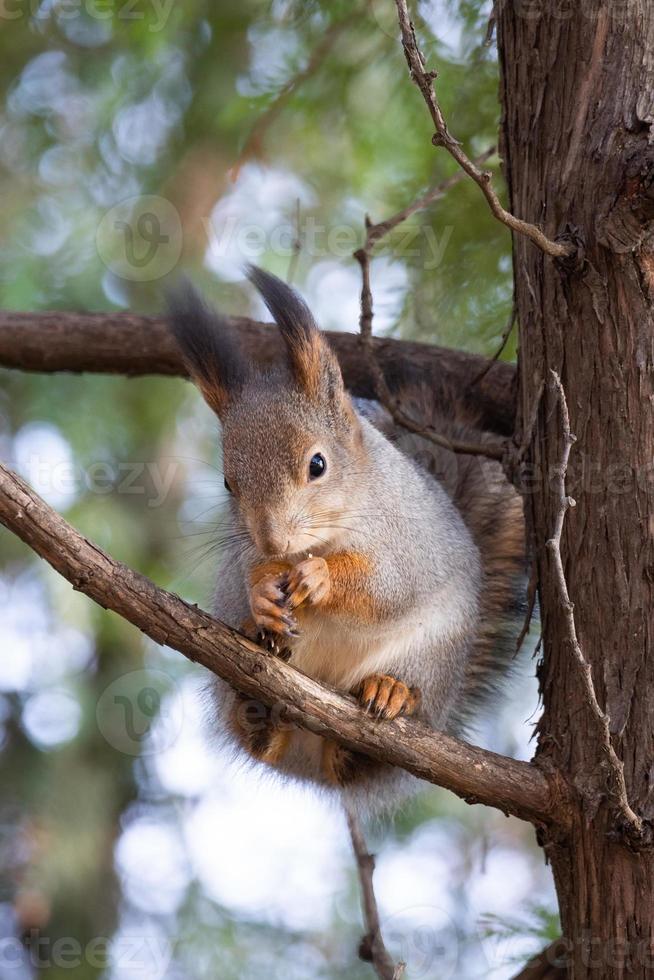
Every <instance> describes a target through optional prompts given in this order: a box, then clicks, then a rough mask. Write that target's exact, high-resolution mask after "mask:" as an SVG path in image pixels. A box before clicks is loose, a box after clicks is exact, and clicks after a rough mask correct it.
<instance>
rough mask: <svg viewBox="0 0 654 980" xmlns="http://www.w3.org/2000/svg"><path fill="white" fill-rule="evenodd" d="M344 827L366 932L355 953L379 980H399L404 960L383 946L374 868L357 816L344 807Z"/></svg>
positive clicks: (373, 859)
mask: <svg viewBox="0 0 654 980" xmlns="http://www.w3.org/2000/svg"><path fill="white" fill-rule="evenodd" d="M345 815H346V817H347V826H348V829H349V831H350V838H351V840H352V850H353V851H354V856H355V858H356V862H357V870H358V872H359V883H360V885H361V909H362V912H363V921H364V922H365V926H366V934H365V936H364V937H363V939H362V940H361V945H360V947H359V955H360V957H361V959H362V960H364V961H365V962H366V963H371V964H372V967H373V969H374V971H375V973H376V974H377V976H378V977H379V978H380V980H400V978H401V977H403V976H404V971H405V969H406V964H405V963H397V964H396V963H394V961H393V959H392V957H391V955H390V953H389V952H388V950H387V949H386V946H385V945H384V939H383V936H382V933H381V925H380V923H379V909H378V908H377V899H376V898H375V889H374V885H373V881H372V876H373V874H374V871H375V858H374V856H373V855H372V854H369V853H368V848H367V847H366V841H365V838H364V836H363V831H362V830H361V825H360V823H359V820H358V817H357V816H356V814H355V813H353V812H352V811H351V810H348V809H346V810H345Z"/></svg>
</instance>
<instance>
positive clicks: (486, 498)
mask: <svg viewBox="0 0 654 980" xmlns="http://www.w3.org/2000/svg"><path fill="white" fill-rule="evenodd" d="M400 397H401V404H402V407H403V409H404V411H406V412H407V414H409V415H411V417H412V418H414V419H415V420H416V421H418V422H420V423H422V424H425V425H428V426H430V427H433V428H434V429H435V431H436V432H438V433H440V434H441V435H443V436H445V437H446V438H448V439H452V440H453V441H459V442H469V443H477V444H478V443H483V442H484V441H485V440H488V439H490V438H491V437H490V436H489V434H488V433H485V432H484V431H483V430H482V429H481V428H480V426H479V425H477V424H476V421H475V419H474V418H473V417H471V416H464V415H463V413H462V412H461V410H458V409H457V415H456V416H454V415H453V414H452V415H449V417H448V412H447V411H444V410H442V409H440V408H438V407H437V406H436V405H435V404H434V398H433V396H432V395H431V393H430V391H429V389H428V388H427V386H426V385H420V384H414V385H407V386H406V387H405V388H404V389H403V390H402V392H401V396H400ZM364 413H365V409H364ZM369 414H371V415H372V417H371V421H373V422H374V423H375V424H377V425H378V427H379V428H381V429H382V430H383V431H384V432H385V434H386V435H388V436H390V438H391V439H392V440H393V442H394V443H395V444H396V445H397V446H398V448H399V449H401V450H402V451H403V452H405V453H406V454H407V455H408V456H409V457H411V458H412V459H414V460H415V462H416V463H417V464H418V465H420V466H422V467H423V468H424V469H426V470H427V471H428V472H429V473H430V474H431V475H432V476H434V477H435V478H436V479H438V480H439V481H440V482H441V483H442V485H443V486H444V487H445V489H446V490H447V492H448V493H449V495H450V497H451V498H452V500H453V501H454V503H455V504H456V506H457V508H458V510H459V511H460V513H461V515H462V516H463V519H464V521H465V522H466V525H467V526H468V528H469V530H470V532H471V534H472V536H473V538H474V540H475V543H476V544H477V547H478V548H479V552H480V555H481V561H482V573H483V578H482V587H481V601H480V616H479V627H478V631H477V638H476V641H475V645H474V649H473V651H472V655H471V657H470V659H469V661H468V665H467V669H466V674H465V679H464V685H463V689H462V691H461V695H460V697H459V701H458V704H457V709H456V713H455V717H453V718H452V724H451V726H449V727H451V728H452V730H454V731H457V730H461V729H462V728H465V727H466V725H467V724H468V723H469V722H470V721H471V720H472V718H473V717H474V716H475V715H476V713H477V711H478V710H479V709H480V708H481V707H483V706H484V705H485V704H486V703H487V702H488V701H489V700H490V699H491V698H492V696H493V695H494V694H495V693H496V692H497V690H498V688H499V686H500V685H501V682H502V680H503V678H505V677H506V675H507V673H508V672H509V671H510V668H511V665H512V663H513V662H514V658H515V653H516V639H517V635H518V633H519V630H520V625H521V622H522V616H523V615H524V597H525V593H526V581H525V580H526V572H527V559H526V553H525V524H524V514H523V507H522V500H521V498H520V496H519V495H518V493H517V492H516V490H515V489H514V488H513V486H512V485H511V484H510V483H509V481H508V480H507V478H506V476H505V475H504V472H503V470H502V466H501V464H500V463H499V462H496V461H494V460H491V459H487V458H486V457H483V456H467V455H463V454H460V453H454V452H452V451H451V450H449V449H445V448H441V447H440V446H437V445H435V444H434V443H432V442H431V441H430V440H428V439H426V438H424V437H420V436H416V435H414V434H412V433H409V432H407V431H406V430H405V429H401V428H400V427H399V426H396V425H394V423H393V422H392V420H391V418H390V416H389V415H388V414H387V413H386V412H385V411H384V410H383V409H380V408H379V407H378V406H376V405H375V408H374V409H373V410H371V412H370V413H369Z"/></svg>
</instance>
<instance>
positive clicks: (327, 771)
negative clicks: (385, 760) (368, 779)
mask: <svg viewBox="0 0 654 980" xmlns="http://www.w3.org/2000/svg"><path fill="white" fill-rule="evenodd" d="M379 767H380V763H379V762H376V761H375V759H371V758H370V757H369V756H367V755H362V753H361V752H351V751H350V749H346V748H345V747H344V746H342V745H339V744H338V742H332V741H331V740H330V739H325V740H324V742H323V746H322V760H321V768H322V774H323V778H324V780H325V782H327V783H328V784H329V785H330V786H338V787H340V788H341V789H342V788H343V787H345V786H349V785H350V784H351V783H354V782H356V781H357V780H359V779H361V778H362V777H363V776H367V775H370V774H371V773H372V772H373V770H375V769H378V768H379Z"/></svg>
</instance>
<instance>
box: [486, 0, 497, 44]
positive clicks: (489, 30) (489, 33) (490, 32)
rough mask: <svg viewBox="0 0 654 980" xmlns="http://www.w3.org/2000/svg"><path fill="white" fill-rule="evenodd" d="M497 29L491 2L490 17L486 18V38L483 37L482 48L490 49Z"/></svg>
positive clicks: (494, 11)
mask: <svg viewBox="0 0 654 980" xmlns="http://www.w3.org/2000/svg"><path fill="white" fill-rule="evenodd" d="M496 28H497V11H496V10H495V2H493V9H492V10H491V12H490V17H489V18H488V25H487V27H486V36H485V37H484V47H485V48H490V46H491V44H492V43H493V37H494V36H495V30H496Z"/></svg>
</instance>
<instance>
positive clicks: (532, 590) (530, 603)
mask: <svg viewBox="0 0 654 980" xmlns="http://www.w3.org/2000/svg"><path fill="white" fill-rule="evenodd" d="M537 586H538V570H537V567H536V562H535V561H534V562H532V564H531V572H530V574H529V584H528V586H527V609H526V612H525V620H524V623H523V624H522V629H521V630H520V635H519V636H518V639H517V640H516V644H515V652H516V656H517V655H518V654H519V653H520V650H521V649H522V644H523V643H524V642H525V640H526V638H527V634H528V633H529V630H530V629H531V620H532V617H533V615H534V608H535V606H536V589H537Z"/></svg>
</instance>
